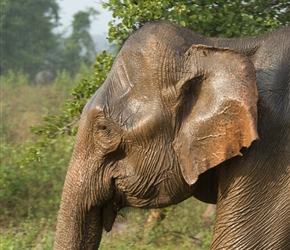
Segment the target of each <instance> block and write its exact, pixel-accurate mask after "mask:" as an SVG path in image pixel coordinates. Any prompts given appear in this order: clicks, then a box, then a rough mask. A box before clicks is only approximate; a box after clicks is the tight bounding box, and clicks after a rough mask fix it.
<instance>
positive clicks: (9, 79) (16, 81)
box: [1, 69, 29, 87]
mask: <svg viewBox="0 0 290 250" xmlns="http://www.w3.org/2000/svg"><path fill="white" fill-rule="evenodd" d="M28 79H29V76H28V74H25V73H24V72H23V70H19V71H13V70H11V69H9V70H8V71H7V73H6V74H5V75H3V76H1V83H5V84H10V85H13V86H14V87H15V86H19V85H25V84H27V83H28V82H29V81H28Z"/></svg>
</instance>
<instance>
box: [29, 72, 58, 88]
mask: <svg viewBox="0 0 290 250" xmlns="http://www.w3.org/2000/svg"><path fill="white" fill-rule="evenodd" d="M53 80H54V75H53V73H52V72H50V71H49V70H42V71H39V72H38V73H37V74H36V75H35V80H34V81H35V83H36V84H38V85H47V84H51V83H52V82H53Z"/></svg>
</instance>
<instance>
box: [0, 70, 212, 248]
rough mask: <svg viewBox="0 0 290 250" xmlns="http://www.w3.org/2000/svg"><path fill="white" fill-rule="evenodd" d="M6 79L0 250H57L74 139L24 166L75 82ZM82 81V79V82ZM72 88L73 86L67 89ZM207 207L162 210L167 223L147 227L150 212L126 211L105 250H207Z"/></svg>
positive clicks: (193, 203) (194, 204)
mask: <svg viewBox="0 0 290 250" xmlns="http://www.w3.org/2000/svg"><path fill="white" fill-rule="evenodd" d="M9 74H10V75H9V76H8V77H6V78H1V95H0V96H1V175H0V186H1V190H0V199H1V214H0V222H1V226H0V236H1V237H0V249H5V250H6V249H8V250H9V249H36V250H40V249H52V246H53V240H54V234H55V226H56V218H57V212H58V208H59V203H60V197H61V191H62V186H63V181H64V178H65V173H66V170H67V166H68V163H69V160H70V156H71V151H72V147H73V143H74V138H68V137H66V138H64V140H59V141H58V142H57V143H56V144H55V147H54V148H50V147H47V151H46V152H45V153H44V155H43V157H42V158H41V161H40V162H34V163H31V164H30V165H29V166H26V165H21V164H20V160H21V159H22V158H23V157H25V154H26V153H27V149H28V148H29V147H30V146H32V145H34V143H35V142H36V141H37V137H36V136H35V135H32V134H31V133H30V129H29V126H30V125H36V124H38V123H41V121H42V117H43V116H45V115H47V114H55V115H57V114H58V112H59V106H60V105H61V104H63V102H64V100H65V99H66V98H67V97H68V94H69V89H70V88H71V87H72V86H73V85H74V84H76V81H74V80H72V79H70V78H69V76H68V75H67V74H66V73H65V72H60V73H59V75H58V77H57V78H56V80H55V82H54V84H53V85H46V86H35V85H33V84H30V83H29V82H28V80H27V79H28V78H27V77H26V76H24V75H21V73H17V74H13V72H10V73H9ZM78 77H79V78H80V76H78ZM68 83H69V84H68ZM205 207H206V204H203V203H201V202H198V201H197V200H196V199H193V198H192V199H188V200H186V201H184V202H182V203H180V204H178V205H175V206H171V207H169V208H166V209H162V210H161V212H162V213H163V214H164V215H165V219H163V220H155V221H153V223H151V224H148V223H147V218H148V215H149V214H150V212H149V211H147V210H138V209H126V210H124V211H122V214H123V216H118V218H117V223H116V224H115V226H114V228H113V230H112V232H110V233H108V234H107V233H104V235H103V239H102V242H101V246H100V249H140V250H143V249H144V250H145V249H146V250H151V249H152V250H153V249H157V250H158V249H160V250H161V249H162V250H167V249H168V250H169V249H170V250H171V249H188V248H191V249H199V250H200V249H208V247H209V242H210V237H211V232H212V228H206V227H205V226H204V224H203V221H202V219H201V218H202V214H203V212H204V211H205Z"/></svg>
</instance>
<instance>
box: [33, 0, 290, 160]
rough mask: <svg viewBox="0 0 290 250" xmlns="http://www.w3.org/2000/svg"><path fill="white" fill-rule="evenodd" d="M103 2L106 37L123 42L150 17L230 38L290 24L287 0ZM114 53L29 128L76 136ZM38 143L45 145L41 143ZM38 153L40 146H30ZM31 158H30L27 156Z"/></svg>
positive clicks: (101, 57)
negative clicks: (58, 109) (55, 110)
mask: <svg viewBox="0 0 290 250" xmlns="http://www.w3.org/2000/svg"><path fill="white" fill-rule="evenodd" d="M103 6H104V7H105V8H107V9H109V10H111V11H112V12H113V17H114V19H113V20H112V21H111V22H110V29H109V40H110V41H114V42H116V43H117V44H119V45H121V44H122V43H123V42H124V41H125V40H126V38H127V37H128V36H129V35H130V34H131V33H132V31H133V30H135V29H137V28H139V27H141V26H142V25H144V24H145V23H147V22H149V21H154V20H169V21H171V22H174V23H176V24H178V25H180V26H187V27H190V28H192V29H193V30H195V31H197V32H199V33H202V34H204V35H207V36H220V37H233V36H245V35H255V34H259V33H264V32H268V31H271V30H273V29H277V28H278V27H280V26H282V25H289V23H290V15H289V12H290V3H289V2H288V1H287V0H280V1H268V0H260V1H252V0H236V1H230V0H221V1H212V0H196V1H188V0H183V1H182V0H181V1H169V0H164V1H149V0H144V1H136V0H109V2H108V3H105V4H103ZM113 59H114V55H113V54H107V53H106V52H103V53H101V54H99V55H98V56H97V58H96V61H95V64H94V67H95V74H94V75H93V76H92V77H91V79H89V80H88V79H83V80H82V81H81V82H80V84H79V85H78V86H77V88H76V89H74V90H73V92H72V96H73V98H72V99H71V100H68V101H67V102H66V105H65V106H64V107H63V114H62V115H60V116H58V117H53V116H48V117H46V118H45V120H44V123H43V124H42V125H40V126H38V127H35V128H34V129H33V131H34V132H35V133H37V134H39V135H42V136H43V138H44V140H46V141H48V142H50V141H52V140H54V139H55V138H56V137H57V136H58V135H60V134H62V135H64V134H69V135H75V133H76V131H77V129H76V127H75V126H74V125H75V123H76V122H77V120H78V119H79V116H80V113H81V111H82V109H83V107H84V105H85V103H86V102H87V100H88V99H89V98H90V97H91V96H92V95H93V94H94V92H95V91H96V90H97V88H98V87H99V86H100V85H101V84H102V83H103V82H104V80H105V79H106V76H107V73H108V72H109V69H110V67H111V64H112V62H113ZM42 144H45V143H43V141H42ZM33 150H34V151H33V152H34V154H35V155H40V152H39V151H41V147H39V148H36V149H33ZM28 161H29V159H28Z"/></svg>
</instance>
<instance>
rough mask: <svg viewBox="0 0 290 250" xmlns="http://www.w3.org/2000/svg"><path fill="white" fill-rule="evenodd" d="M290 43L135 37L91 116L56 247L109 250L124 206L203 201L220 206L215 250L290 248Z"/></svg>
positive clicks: (142, 33)
mask: <svg viewBox="0 0 290 250" xmlns="http://www.w3.org/2000/svg"><path fill="white" fill-rule="evenodd" d="M289 41H290V29H289V28H283V29H280V30H278V31H275V32H273V33H270V34H267V35H262V36H256V37H249V38H242V39H211V38H205V37H203V36H200V35H198V34H196V33H194V32H193V31H190V30H188V29H185V28H180V27H176V26H174V25H172V24H168V23H152V24H148V25H145V26H144V27H142V28H141V29H140V30H138V31H136V32H135V33H134V34H132V35H131V36H130V38H129V39H128V40H127V41H126V43H125V44H124V46H123V47H122V49H121V51H120V52H119V54H118V56H117V58H116V60H115V63H114V65H113V66H112V69H111V71H110V73H109V76H108V78H107V80H106V81H105V82H104V84H103V85H102V86H101V87H100V88H99V89H98V91H97V92H96V93H95V95H94V96H93V97H92V98H91V99H90V100H89V102H88V103H87V105H86V107H85V108H84V110H83V113H82V117H81V122H80V127H79V131H78V135H77V140H76V144H75V148H74V152H73V156H72V159H71V163H70V166H69V169H68V173H67V176H66V180H65V185H64V190H63V194H62V200H61V206H60V212H59V217H58V224H57V233H56V239H55V245H54V249H97V248H98V246H99V244H100V240H101V234H102V230H103V229H105V230H106V231H110V230H111V228H112V225H113V223H114V220H115V217H116V214H117V211H119V210H120V209H122V208H124V207H128V206H132V207H142V208H160V207H165V206H168V205H171V204H176V203H178V202H181V201H182V200H185V199H187V198H189V197H191V196H194V197H196V198H198V199H200V200H202V201H204V202H208V203H217V218H216V223H215V228H214V234H213V237H212V243H211V249H289V248H290V238H289V235H290V224H289V222H290V213H289V211H290V200H289V197H290V196H289V193H290V173H289V172H290V167H289V164H290V159H289V155H290V152H289V129H290V127H289V126H290V125H289V124H290V116H289V79H290V43H289ZM227 48H231V49H227Z"/></svg>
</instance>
